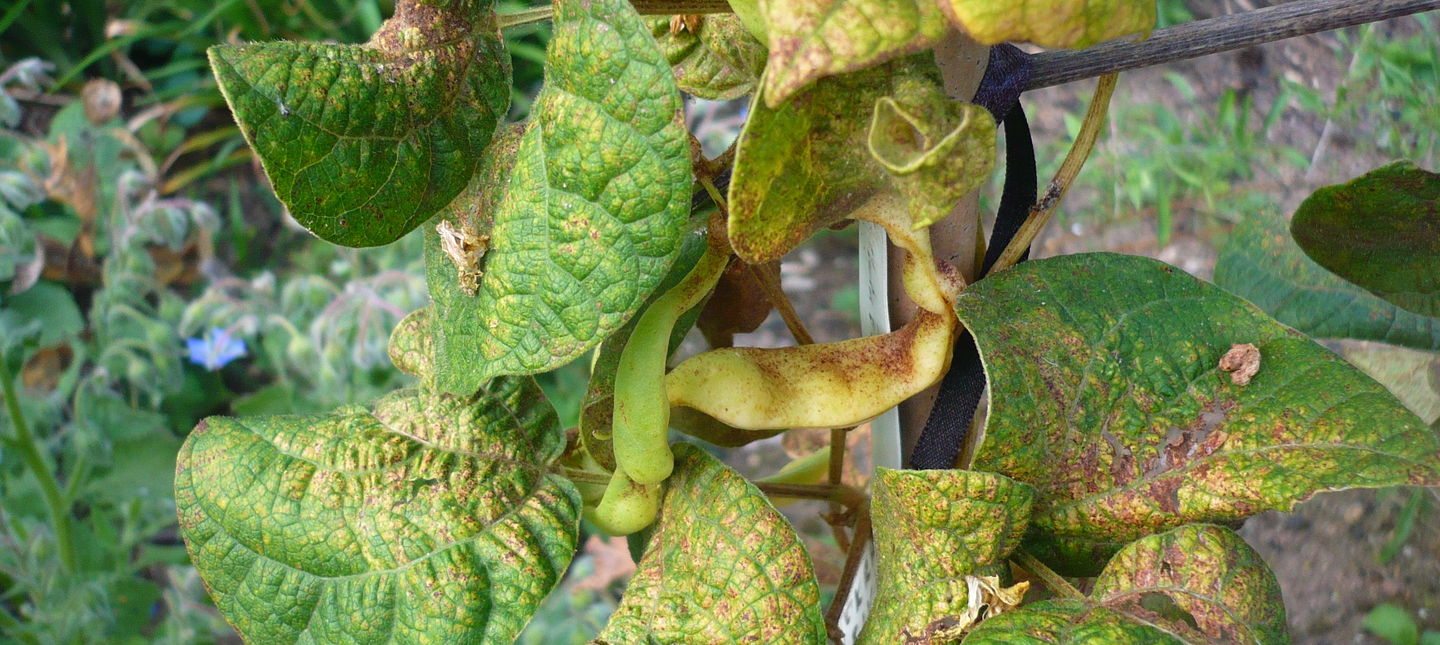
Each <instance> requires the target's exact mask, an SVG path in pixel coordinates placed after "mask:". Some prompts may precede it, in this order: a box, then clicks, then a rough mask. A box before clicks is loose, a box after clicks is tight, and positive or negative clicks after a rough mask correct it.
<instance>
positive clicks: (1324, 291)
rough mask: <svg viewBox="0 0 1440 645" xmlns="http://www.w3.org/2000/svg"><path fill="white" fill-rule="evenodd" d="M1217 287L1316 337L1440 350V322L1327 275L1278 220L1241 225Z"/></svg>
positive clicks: (1221, 263) (1223, 253)
mask: <svg viewBox="0 0 1440 645" xmlns="http://www.w3.org/2000/svg"><path fill="white" fill-rule="evenodd" d="M1215 284H1217V285H1219V286H1221V287H1223V288H1224V289H1225V290H1227V291H1229V292H1231V293H1233V294H1235V295H1237V296H1240V297H1242V298H1245V299H1247V300H1249V301H1250V302H1253V303H1255V305H1256V306H1258V307H1260V308H1261V309H1263V310H1265V312H1266V313H1269V314H1270V315H1272V316H1274V317H1275V319H1276V320H1279V321H1280V322H1282V323H1285V324H1287V325H1290V326H1291V327H1294V328H1296V329H1298V330H1300V331H1302V332H1305V333H1306V334H1309V335H1311V336H1314V337H1316V338H1355V339H1359V340H1374V341H1380V342H1383V343H1390V344H1392V345H1402V346H1405V347H1413V348H1415V349H1426V350H1440V318H1432V317H1429V316H1421V315H1420V314H1416V313H1411V312H1409V311H1406V310H1404V309H1401V308H1399V307H1397V306H1395V305H1393V304H1390V303H1389V302H1386V301H1385V300H1383V299H1381V298H1380V297H1378V296H1375V295H1374V294H1371V293H1370V292H1368V291H1365V290H1364V289H1361V288H1359V287H1357V286H1355V285H1353V284H1350V283H1348V282H1346V281H1345V280H1343V279H1341V278H1340V277H1339V276H1336V275H1335V274H1333V273H1330V272H1329V271H1326V270H1325V269H1324V268H1323V267H1321V266H1320V265H1318V264H1316V263H1315V261H1314V260H1311V259H1310V258H1309V257H1308V256H1306V255H1305V253H1304V252H1303V251H1301V250H1300V247H1299V246H1297V245H1296V244H1295V242H1294V240H1292V239H1291V238H1290V234H1289V232H1287V231H1286V230H1285V227H1284V222H1282V221H1280V220H1279V219H1274V218H1265V217H1249V218H1246V219H1245V220H1244V221H1242V222H1240V224H1238V225H1236V227H1235V230H1234V231H1232V232H1231V233H1230V238H1229V239H1228V240H1226V242H1225V246H1224V248H1222V249H1221V250H1220V259H1219V260H1218V261H1217V262H1216V264H1215Z"/></svg>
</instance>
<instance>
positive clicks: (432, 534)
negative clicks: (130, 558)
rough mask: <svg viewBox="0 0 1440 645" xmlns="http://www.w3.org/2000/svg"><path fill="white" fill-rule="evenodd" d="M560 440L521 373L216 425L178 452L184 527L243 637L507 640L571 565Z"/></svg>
mask: <svg viewBox="0 0 1440 645" xmlns="http://www.w3.org/2000/svg"><path fill="white" fill-rule="evenodd" d="M564 441H565V440H564V436H563V435H562V434H561V432H560V430H559V427H558V424H557V421H556V418H555V411H554V409H552V408H551V407H550V405H549V404H548V403H547V402H546V401H545V400H544V398H543V396H542V395H541V393H540V388H539V386H538V385H536V384H535V382H534V380H533V379H531V378H529V377H519V378H502V379H497V380H495V381H492V382H490V383H489V384H488V385H487V387H486V389H485V390H483V391H481V392H480V393H478V394H476V395H474V396H473V397H452V396H448V395H443V394H428V393H425V392H423V391H415V390H402V391H398V392H395V393H393V394H391V395H389V396H386V397H385V398H382V399H381V400H380V401H378V402H377V403H376V404H375V407H374V410H373V412H372V411H367V410H364V409H361V408H358V407H351V408H345V409H341V410H339V411H336V412H332V413H329V414H321V415H308V416H299V415H296V416H274V417H258V418H251V419H231V418H219V417H213V418H210V419H208V420H206V421H202V422H201V424H200V425H199V426H198V427H197V428H196V430H195V432H194V433H192V434H191V435H190V437H189V438H188V439H187V440H186V442H185V445H184V447H183V448H182V449H181V451H180V457H179V461H180V465H179V469H178V472H177V473H176V479H175V498H176V505H177V506H178V508H179V513H180V529H181V533H182V535H183V536H184V538H185V542H186V546H187V547H188V548H189V551H190V556H191V559H192V560H193V561H194V562H195V566H196V567H197V568H198V569H199V570H200V574H201V576H202V577H203V578H204V580H205V583H206V585H207V586H208V587H209V589H210V592H211V594H212V596H213V597H214V599H215V604H216V606H217V607H219V608H220V611H221V613H223V614H224V615H225V617H226V619H228V620H229V621H230V622H231V624H233V625H234V626H235V628H236V629H237V630H238V631H239V632H240V633H241V634H242V635H243V636H244V637H245V639H246V641H247V642H250V643H257V644H268V643H284V644H289V643H356V642H372V641H374V639H376V638H380V639H381V640H385V641H386V642H397V643H509V642H511V641H512V640H513V639H514V638H515V637H516V636H517V635H518V634H519V633H520V630H521V629H522V628H523V627H524V626H525V623H526V622H528V621H529V620H530V617H531V615H532V614H533V613H534V612H535V610H536V609H537V608H538V607H539V605H540V601H541V600H542V599H543V598H544V597H545V595H546V594H547V593H549V591H550V589H551V588H552V587H554V585H555V583H556V582H558V580H559V579H560V576H561V575H562V574H563V573H564V572H565V569H566V567H567V566H568V565H569V562H570V558H571V556H572V555H573V554H574V552H575V546H576V541H577V533H578V530H579V526H578V522H579V515H580V496H579V494H578V493H577V492H576V491H575V487H574V486H573V485H572V484H571V483H570V482H569V480H566V479H564V478H561V477H559V476H557V475H552V474H549V472H548V469H549V466H550V464H551V463H552V462H553V461H554V460H555V459H556V458H557V457H558V456H559V455H560V452H561V451H562V450H563V448H564Z"/></svg>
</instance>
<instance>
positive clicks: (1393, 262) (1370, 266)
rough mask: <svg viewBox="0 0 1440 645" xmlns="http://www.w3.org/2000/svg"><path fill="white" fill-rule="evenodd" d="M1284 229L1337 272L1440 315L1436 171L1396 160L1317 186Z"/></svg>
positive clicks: (1391, 298) (1439, 200)
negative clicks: (1346, 180) (1349, 179)
mask: <svg viewBox="0 0 1440 645" xmlns="http://www.w3.org/2000/svg"><path fill="white" fill-rule="evenodd" d="M1290 232H1291V234H1293V235H1294V236H1295V241H1296V242H1298V243H1299V244H1300V248H1302V249H1304V250H1305V253H1306V254H1308V255H1309V256H1310V257H1311V258H1313V259H1314V260H1315V261H1316V262H1318V263H1319V264H1320V266H1323V267H1325V268H1326V269H1329V270H1330V271H1332V272H1334V273H1335V274H1336V275H1338V276H1340V277H1342V278H1345V279H1346V280H1349V281H1350V282H1353V283H1355V284H1357V285H1360V286H1361V287H1363V288H1365V289H1367V290H1369V291H1370V292H1371V293H1374V294H1375V295H1377V296H1380V297H1381V298H1384V299H1386V300H1388V301H1390V302H1392V303H1394V304H1396V305H1399V306H1400V307H1403V308H1405V309H1408V310H1410V311H1413V312H1415V313H1417V314H1421V315H1424V316H1440V174H1437V173H1433V172H1426V171H1424V170H1421V169H1420V168H1419V167H1418V166H1416V165H1415V164H1413V163H1411V162H1408V161H1401V162H1397V163H1393V164H1390V165H1388V166H1383V167H1381V168H1378V169H1376V170H1373V171H1371V172H1370V173H1369V174H1367V175H1365V176H1363V177H1360V178H1359V179H1356V180H1354V181H1352V182H1350V183H1348V184H1341V185H1339V186H1328V187H1325V188H1321V189H1320V190H1317V191H1315V193H1314V194H1313V195H1311V196H1310V197H1309V198H1307V199H1306V200H1305V202H1304V203H1302V204H1300V208H1299V210H1296V211H1295V218H1294V219H1292V220H1291V221H1290Z"/></svg>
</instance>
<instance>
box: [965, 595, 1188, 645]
mask: <svg viewBox="0 0 1440 645" xmlns="http://www.w3.org/2000/svg"><path fill="white" fill-rule="evenodd" d="M1184 642H1185V641H1182V640H1180V639H1178V638H1176V637H1175V636H1173V635H1171V634H1169V633H1166V632H1165V631H1163V630H1160V629H1157V628H1155V627H1152V626H1150V625H1144V624H1140V623H1136V622H1133V621H1131V620H1130V619H1129V618H1127V617H1126V616H1124V615H1122V614H1120V613H1119V612H1116V611H1114V610H1111V609H1108V608H1106V607H1101V606H1098V605H1095V604H1093V603H1091V602H1089V601H1086V600H1043V601H1040V602H1037V603H1032V604H1029V605H1025V606H1024V607H1021V608H1020V609H1018V610H1016V611H1011V612H1006V613H1003V614H1000V615H999V616H996V617H994V618H990V619H988V620H986V621H985V622H982V623H980V626H979V627H976V628H975V631H973V632H970V634H968V635H967V636H966V637H965V640H964V641H963V643H964V645H1041V644H1052V643H1053V644H1055V645H1060V644H1061V643H1066V644H1069V643H1096V644H1099V643H1104V644H1105V645H1183V644H1184Z"/></svg>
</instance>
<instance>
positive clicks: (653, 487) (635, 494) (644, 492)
mask: <svg viewBox="0 0 1440 645" xmlns="http://www.w3.org/2000/svg"><path fill="white" fill-rule="evenodd" d="M662 492H663V487H662V486H661V485H660V484H637V483H635V482H634V481H632V480H631V479H630V478H629V477H627V476H625V471H623V470H616V471H615V473H614V474H612V475H611V476H610V484H609V485H607V486H606V487H605V495H604V496H603V497H601V498H600V503H599V504H597V505H596V506H595V510H593V511H591V510H590V509H588V508H587V509H585V511H584V512H585V517H586V518H588V519H589V520H590V521H591V522H594V523H595V526H596V527H598V528H599V529H600V530H601V531H604V532H605V533H606V534H608V535H629V534H631V533H634V532H636V531H639V530H640V529H643V528H645V527H647V526H650V525H651V524H652V523H654V522H655V516H656V515H657V514H658V513H659V512H660V494H661V493H662Z"/></svg>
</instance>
